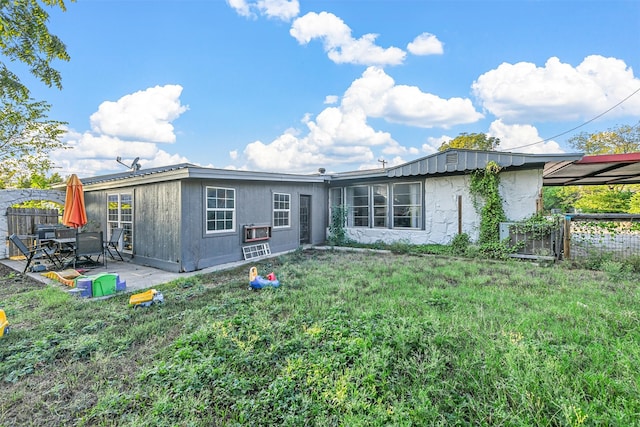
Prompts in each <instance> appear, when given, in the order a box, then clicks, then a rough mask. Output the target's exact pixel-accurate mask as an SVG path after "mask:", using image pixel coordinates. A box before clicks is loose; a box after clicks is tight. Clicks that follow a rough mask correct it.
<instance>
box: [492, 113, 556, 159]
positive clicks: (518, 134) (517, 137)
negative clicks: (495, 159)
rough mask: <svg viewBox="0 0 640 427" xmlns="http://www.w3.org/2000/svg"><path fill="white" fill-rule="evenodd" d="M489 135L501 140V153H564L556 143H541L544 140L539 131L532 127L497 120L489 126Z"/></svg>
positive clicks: (499, 147)
mask: <svg viewBox="0 0 640 427" xmlns="http://www.w3.org/2000/svg"><path fill="white" fill-rule="evenodd" d="M487 135H488V136H493V137H496V138H500V145H499V146H498V150H500V151H513V152H517V153H532V154H544V153H564V150H563V149H562V148H560V145H558V143H557V142H555V141H546V142H539V141H542V140H543V139H544V138H542V137H540V135H539V134H538V130H537V129H536V128H535V127H534V126H531V125H521V124H515V125H508V124H505V123H503V122H502V120H495V121H494V122H493V123H491V126H489V131H488V132H487ZM537 142H539V143H537ZM536 143H537V144H536Z"/></svg>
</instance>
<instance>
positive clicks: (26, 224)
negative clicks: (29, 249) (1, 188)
mask: <svg viewBox="0 0 640 427" xmlns="http://www.w3.org/2000/svg"><path fill="white" fill-rule="evenodd" d="M59 218H60V213H59V212H58V209H37V208H7V229H8V235H7V237H8V236H10V235H12V234H17V235H18V236H20V237H21V238H22V239H24V240H25V243H27V244H31V243H32V242H33V241H34V240H35V236H36V231H37V229H38V225H39V224H58V223H59ZM7 244H9V243H8V240H7ZM18 255H20V252H19V251H18V249H17V248H16V247H15V246H14V245H13V244H9V256H10V257H12V256H18Z"/></svg>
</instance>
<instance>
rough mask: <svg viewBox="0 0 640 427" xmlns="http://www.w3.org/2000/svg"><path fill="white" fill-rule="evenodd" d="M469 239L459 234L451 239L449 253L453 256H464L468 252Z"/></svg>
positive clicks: (465, 234)
mask: <svg viewBox="0 0 640 427" xmlns="http://www.w3.org/2000/svg"><path fill="white" fill-rule="evenodd" d="M470 244H471V239H470V238H469V235H468V234H467V233H460V234H458V235H457V236H455V237H454V238H453V239H451V243H450V246H451V253H452V254H453V255H458V256H465V255H466V254H467V252H468V250H469V245H470Z"/></svg>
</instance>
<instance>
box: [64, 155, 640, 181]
mask: <svg viewBox="0 0 640 427" xmlns="http://www.w3.org/2000/svg"><path fill="white" fill-rule="evenodd" d="M490 161H495V162H496V163H498V165H500V166H501V167H502V168H503V169H509V168H515V167H525V168H526V167H543V168H544V169H543V185H544V186H562V185H602V184H638V183H640V153H627V154H608V155H599V156H584V155H583V154H582V153H561V154H528V153H510V152H504V151H477V150H463V149H450V150H446V151H442V152H438V153H435V154H432V155H430V156H426V157H422V158H420V159H417V160H414V161H411V162H408V163H404V164H402V165H399V166H394V167H390V168H380V169H370V170H361V171H351V172H342V173H335V174H331V175H324V174H309V175H302V174H286V173H274V172H251V171H245V170H233V169H215V168H206V167H202V166H196V165H193V164H191V163H180V164H177V165H171V166H163V167H157V168H150V169H141V170H134V171H127V172H121V173H115V174H109V175H101V176H95V177H88V178H81V180H82V183H83V185H84V186H85V188H87V189H93V190H97V189H104V188H114V187H126V186H133V185H139V184H147V183H153V182H163V181H171V180H176V179H221V180H222V179H224V180H240V181H270V182H309V183H312V182H318V183H321V182H327V181H343V180H353V179H374V178H394V177H412V176H421V175H422V176H424V175H436V174H460V173H468V172H471V171H473V170H477V169H483V168H484V167H486V165H487V163H488V162H490ZM64 187H65V184H60V185H59V186H55V187H54V188H56V189H63V188H64Z"/></svg>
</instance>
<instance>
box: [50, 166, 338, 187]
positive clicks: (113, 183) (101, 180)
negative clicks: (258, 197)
mask: <svg viewBox="0 0 640 427" xmlns="http://www.w3.org/2000/svg"><path fill="white" fill-rule="evenodd" d="M176 179H225V180H242V181H270V182H320V183H321V182H324V181H325V180H327V179H328V177H327V176H325V175H320V174H312V175H296V174H285V173H274V172H250V171H243V170H233V169H215V168H206V167H202V166H196V165H193V164H191V163H180V164H177V165H170V166H162V167H157V168H149V169H140V170H136V171H127V172H121V173H115V174H109V175H100V176H95V177H86V178H81V181H82V185H83V186H84V188H85V189H90V190H98V189H103V188H114V187H125V186H132V185H139V184H148V183H155V182H164V181H172V180H176ZM65 185H66V184H61V185H60V186H59V187H60V188H64V187H65Z"/></svg>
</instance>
